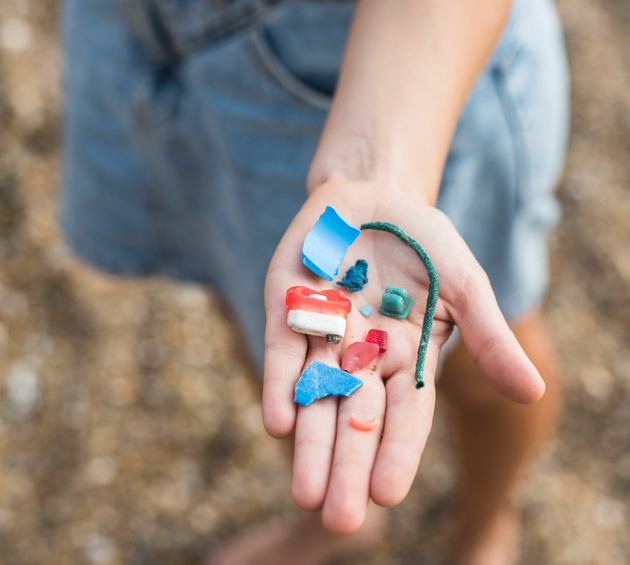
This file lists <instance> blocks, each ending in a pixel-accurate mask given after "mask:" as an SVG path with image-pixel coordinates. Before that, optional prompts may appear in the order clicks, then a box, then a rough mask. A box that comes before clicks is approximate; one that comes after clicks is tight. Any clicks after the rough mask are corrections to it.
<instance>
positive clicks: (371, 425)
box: [350, 412, 378, 432]
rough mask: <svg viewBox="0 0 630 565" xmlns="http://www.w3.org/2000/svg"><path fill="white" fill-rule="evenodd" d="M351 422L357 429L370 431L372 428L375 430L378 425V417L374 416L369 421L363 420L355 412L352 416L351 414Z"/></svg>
mask: <svg viewBox="0 0 630 565" xmlns="http://www.w3.org/2000/svg"><path fill="white" fill-rule="evenodd" d="M350 424H351V425H352V426H353V427H355V428H356V429H357V430H361V431H363V432H369V431H370V430H373V429H374V428H375V427H376V426H378V418H372V419H371V420H370V421H369V422H362V421H361V420H359V418H357V415H356V414H355V413H354V412H353V413H352V416H350Z"/></svg>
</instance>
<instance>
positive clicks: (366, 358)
mask: <svg viewBox="0 0 630 565" xmlns="http://www.w3.org/2000/svg"><path fill="white" fill-rule="evenodd" d="M378 351H379V349H378V345H377V344H375V343H368V342H367V341H357V342H356V343H352V344H350V346H349V347H348V349H346V353H345V354H344V356H343V361H342V362H341V368H342V369H343V370H344V371H348V373H352V372H354V371H356V370H357V369H363V368H364V367H367V366H368V365H369V364H370V363H371V362H372V360H373V359H374V358H375V357H376V356H377V355H378Z"/></svg>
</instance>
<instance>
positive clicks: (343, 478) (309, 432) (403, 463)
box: [263, 183, 544, 534]
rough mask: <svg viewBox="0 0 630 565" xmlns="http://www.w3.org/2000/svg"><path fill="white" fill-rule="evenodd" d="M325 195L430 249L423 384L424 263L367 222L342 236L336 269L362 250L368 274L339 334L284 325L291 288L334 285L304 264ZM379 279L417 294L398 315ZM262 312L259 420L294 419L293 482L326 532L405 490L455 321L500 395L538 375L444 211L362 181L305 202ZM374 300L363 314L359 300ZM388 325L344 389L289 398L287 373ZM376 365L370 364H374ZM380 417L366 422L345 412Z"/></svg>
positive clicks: (525, 398)
mask: <svg viewBox="0 0 630 565" xmlns="http://www.w3.org/2000/svg"><path fill="white" fill-rule="evenodd" d="M326 205H332V206H334V207H335V208H336V209H337V210H338V212H339V213H340V214H341V215H342V216H343V217H344V218H345V219H346V220H348V221H349V222H351V223H353V224H355V225H360V224H362V223H365V222H372V221H387V222H391V223H394V224H396V225H398V226H400V227H401V228H402V229H403V230H405V232H406V233H408V234H409V235H410V236H411V237H413V238H414V239H416V240H417V241H419V242H420V243H421V244H422V245H423V247H424V248H425V249H426V251H427V252H428V254H429V255H430V256H431V258H432V259H433V262H434V264H435V267H436V270H437V272H438V274H439V277H440V293H439V300H438V305H437V309H436V314H435V319H434V323H433V330H432V333H431V339H430V341H429V347H428V351H427V359H426V364H425V370H424V377H425V382H426V386H425V387H424V388H423V389H421V390H417V389H416V388H415V386H414V385H415V362H416V354H417V348H418V343H419V341H420V334H421V329H422V320H423V315H424V311H425V303H426V298H427V294H428V283H429V281H428V276H427V272H426V269H425V267H424V265H423V264H422V262H421V261H420V259H419V258H418V256H417V255H416V254H415V252H414V251H413V250H411V249H410V248H408V247H407V246H406V245H404V244H403V243H402V242H401V241H400V240H399V239H398V238H396V237H395V236H393V235H390V234H386V233H382V232H375V231H364V232H363V233H362V234H361V235H360V236H359V238H358V239H357V240H356V241H355V243H354V244H353V245H352V246H351V247H350V249H349V250H348V253H347V255H346V257H345V259H344V262H343V264H342V266H341V269H340V273H345V271H346V269H347V268H348V267H350V266H351V265H354V263H355V261H356V260H357V259H365V260H366V261H367V263H368V265H369V270H368V278H369V282H368V284H367V285H366V286H365V287H364V289H363V290H361V291H359V292H356V293H346V294H347V296H348V297H349V298H350V300H351V301H352V304H353V306H352V311H351V312H350V314H349V315H348V322H347V327H346V333H345V336H344V338H343V339H342V341H341V343H340V344H338V345H331V344H328V343H326V340H325V339H322V338H319V337H312V336H308V337H307V336H304V335H301V334H298V333H295V332H294V331H292V330H291V329H290V328H289V327H288V326H287V321H286V318H287V308H286V306H285V304H284V299H285V294H286V290H287V288H289V287H291V286H296V285H303V286H308V287H310V288H313V289H318V290H323V289H327V288H337V289H339V288H341V287H339V286H337V285H336V284H335V283H334V282H329V281H325V280H323V279H321V278H319V277H317V276H316V275H315V274H314V273H312V272H311V271H310V270H308V269H307V268H306V267H305V266H304V265H302V263H301V250H302V244H303V242H304V238H305V237H306V234H307V233H308V231H309V230H310V229H311V227H312V226H313V225H314V224H315V222H316V221H317V219H318V218H319V216H320V215H321V213H322V212H323V211H324V209H325V207H326ZM386 285H393V286H397V287H402V288H405V289H406V290H407V291H408V292H409V294H411V295H412V296H413V297H414V298H415V302H414V304H413V307H412V309H411V312H410V314H409V316H408V317H407V319H406V320H403V321H401V320H396V319H392V318H388V317H386V316H383V315H381V314H379V313H378V306H379V305H380V303H381V296H382V293H383V290H384V289H385V286H386ZM265 304H266V311H267V330H266V340H265V341H266V349H265V381H264V391H263V419H264V424H265V427H266V429H267V431H268V432H269V433H270V434H271V435H272V436H274V437H285V436H287V435H289V434H290V433H291V431H292V430H293V429H294V428H295V456H294V468H293V481H292V487H291V493H292V496H293V500H294V501H295V503H296V505H297V506H298V507H300V508H302V509H304V510H319V509H322V511H323V513H322V519H323V521H324V525H325V526H326V527H327V528H328V529H329V530H330V531H332V532H334V533H339V534H343V533H350V532H353V531H355V530H356V529H358V528H359V527H360V525H361V524H362V523H363V520H364V518H365V512H366V509H367V504H368V501H369V499H370V498H371V499H372V500H374V502H376V503H377V504H380V505H382V506H393V505H395V504H398V503H399V502H401V501H402V500H403V499H404V497H405V496H406V494H407V492H408V490H409V488H410V486H411V483H412V481H413V478H414V476H415V474H416V471H417V468H418V464H419V462H420V457H421V454H422V451H423V449H424V445H425V443H426V439H427V436H428V434H429V431H430V429H431V422H432V418H433V408H434V404H435V387H434V375H435V370H436V367H437V361H438V356H439V352H440V349H441V347H442V346H443V345H444V343H445V342H446V340H447V339H448V336H449V335H450V333H451V331H452V328H453V325H454V324H457V325H458V327H459V330H460V333H461V335H462V339H463V341H464V343H465V345H466V347H467V348H468V350H469V352H470V353H471V355H472V357H473V359H474V360H475V362H476V363H477V365H478V366H479V368H480V369H481V371H482V372H483V373H484V374H485V375H486V376H487V377H488V378H489V379H490V380H491V382H492V383H493V384H494V385H495V387H496V388H497V389H498V390H499V391H500V392H501V393H503V394H504V395H505V396H506V397H508V398H510V399H512V400H515V401H517V402H523V403H526V402H533V401H535V400H537V399H538V398H540V397H541V396H542V394H543V392H544V383H543V381H542V379H541V378H540V376H539V374H538V372H537V370H536V369H535V368H534V366H533V365H532V364H531V362H530V361H529V359H528V358H527V356H526V355H525V353H524V352H523V350H522V349H521V347H520V345H519V344H518V342H517V341H516V339H515V337H514V335H513V334H512V332H511V331H510V329H509V328H508V326H507V323H506V322H505V320H504V318H503V316H502V314H501V312H500V310H499V308H498V305H497V303H496V300H495V298H494V294H493V293H492V289H491V287H490V283H489V282H488V278H487V276H486V275H485V273H484V272H483V270H482V269H481V267H480V266H479V264H478V263H477V262H476V260H475V259H474V257H473V256H472V253H471V252H470V250H469V249H468V247H467V246H466V244H465V243H464V241H463V240H462V239H461V237H460V236H459V235H458V233H457V232H456V230H455V228H454V227H453V225H452V224H451V223H450V221H449V220H448V219H447V218H446V217H445V216H444V215H443V214H442V213H441V212H439V211H438V210H436V209H435V208H433V207H431V206H427V205H424V204H422V202H421V201H420V199H419V198H417V199H415V198H413V196H410V197H408V198H406V199H404V200H402V199H400V198H394V196H393V195H391V194H390V193H387V192H385V191H379V190H377V187H374V186H372V185H370V184H368V183H334V184H333V183H331V184H328V185H324V186H322V187H320V188H319V189H318V190H317V191H316V192H315V193H314V194H313V195H312V196H311V197H310V198H309V199H308V201H307V202H306V203H305V205H304V206H303V208H302V210H301V211H300V213H299V214H298V215H297V216H296V218H295V220H294V221H293V222H292V224H291V226H290V227H289V229H288V230H287V233H286V234H285V236H284V238H283V239H282V241H281V243H280V245H279V246H278V249H277V250H276V253H275V255H274V257H273V260H272V262H271V265H270V267H269V271H268V273H267V281H266V285H265ZM367 304H369V305H371V306H373V307H374V313H373V314H372V315H371V316H370V317H369V318H365V317H363V316H362V315H361V314H360V313H359V308H360V307H362V306H364V305H367ZM373 328H376V329H381V330H385V331H387V332H388V336H389V340H388V349H387V351H386V352H385V353H383V354H382V355H380V356H378V357H377V358H376V359H375V360H374V362H373V368H370V367H366V368H365V369H362V370H358V371H356V372H355V373H354V375H355V376H357V377H358V378H360V379H361V380H363V382H364V385H363V386H362V387H361V388H360V389H359V390H358V391H357V392H355V393H354V394H353V395H352V396H351V397H349V398H345V397H341V398H340V397H326V398H324V399H321V400H319V401H317V402H315V403H313V404H311V405H310V406H306V407H305V406H298V405H296V404H295V403H294V402H293V394H294V387H295V383H296V382H297V380H298V378H299V376H300V373H301V372H302V370H303V369H304V368H306V367H307V366H308V365H309V364H310V363H311V362H312V361H314V360H318V361H321V362H323V363H326V364H327V365H330V366H333V367H339V366H340V363H341V360H342V358H343V354H344V353H345V351H346V349H347V347H348V346H349V345H350V344H351V343H353V342H356V341H365V337H366V334H367V332H368V330H370V329H373ZM374 367H375V368H374ZM352 413H356V414H357V416H358V417H359V418H360V419H362V420H371V419H372V418H373V417H377V418H378V419H379V427H377V428H376V430H373V431H371V432H365V431H359V430H357V429H355V428H354V427H352V426H351V425H350V422H349V418H350V415H351V414H352Z"/></svg>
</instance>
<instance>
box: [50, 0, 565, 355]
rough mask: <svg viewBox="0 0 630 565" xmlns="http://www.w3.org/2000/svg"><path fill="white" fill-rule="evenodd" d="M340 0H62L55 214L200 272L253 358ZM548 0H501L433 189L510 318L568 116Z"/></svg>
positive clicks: (553, 212)
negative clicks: (502, 7) (489, 51)
mask: <svg viewBox="0 0 630 565" xmlns="http://www.w3.org/2000/svg"><path fill="white" fill-rule="evenodd" d="M353 9H354V3H353V2H350V1H334V0H320V1H282V0H67V1H66V3H65V17H64V37H65V53H66V60H65V61H66V66H65V78H64V80H65V92H66V105H65V128H64V143H65V152H64V186H63V192H62V194H63V196H62V225H63V230H64V233H65V237H66V238H67V241H68V242H69V244H70V246H71V247H72V248H73V249H74V250H75V251H76V253H77V254H78V255H79V256H81V257H83V258H84V259H86V260H87V261H89V262H90V263H92V264H94V265H96V266H98V267H100V268H102V269H104V270H106V271H110V272H113V273H118V274H121V275H133V276H140V275H156V274H161V275H166V276H169V277H173V278H176V279H180V280H187V281H193V282H196V283H201V284H204V285H209V286H211V287H213V288H215V289H216V290H217V291H218V292H219V293H220V294H221V295H222V296H223V297H224V298H225V300H226V301H227V302H228V305H229V306H230V307H231V308H232V310H233V311H234V312H235V314H236V316H237V319H238V320H239V321H240V323H241V326H242V329H243V330H244V331H245V334H246V336H247V338H248V339H249V341H250V344H251V345H252V348H253V351H254V353H255V358H256V359H257V360H258V361H260V362H261V361H262V354H263V334H264V326H265V315H264V309H263V286H264V281H265V273H266V270H267V266H268V264H269V261H270V259H271V257H272V255H273V252H274V250H275V248H276V245H277V243H278V242H279V240H280V238H281V237H282V235H283V233H284V231H285V230H286V228H287V226H288V225H289V223H290V222H291V220H292V219H293V217H294V216H295V214H296V213H297V212H298V210H299V209H300V207H301V206H302V204H303V203H304V201H305V198H306V191H305V179H306V174H307V171H308V168H309V165H310V162H311V159H312V157H313V154H314V152H315V148H316V146H317V143H318V139H319V136H320V132H321V130H322V126H323V124H324V120H325V118H326V114H327V110H328V107H329V105H330V101H331V98H332V94H333V91H334V88H335V83H336V80H337V74H338V69H339V64H340V61H341V58H342V53H343V48H344V43H345V39H346V35H347V32H348V27H349V24H350V20H351V17H352V12H353ZM567 115H568V75H567V65H566V60H565V54H564V47H563V41H562V32H561V28H560V24H559V21H558V17H557V14H556V11H555V8H554V6H553V4H552V2H551V0H515V2H514V4H513V6H512V12H511V15H510V18H509V21H508V24H507V26H506V28H505V30H504V32H503V34H502V37H501V39H500V41H499V43H498V44H497V46H496V48H495V51H494V53H493V55H492V58H491V60H490V61H489V62H488V64H487V66H486V68H485V70H484V71H483V73H482V74H481V75H480V77H479V79H478V81H477V83H476V85H475V87H474V89H473V91H472V93H471V95H470V97H469V100H468V102H467V104H466V106H465V108H464V110H463V112H462V114H461V117H460V120H459V123H458V125H457V129H456V132H455V135H454V138H453V141H452V144H451V147H450V151H449V154H448V159H447V162H446V166H445V169H444V173H443V177H442V182H441V187H440V193H439V199H438V207H439V208H440V209H441V210H443V211H444V212H445V213H446V214H447V215H448V216H449V217H450V218H451V220H452V221H453V222H454V224H455V226H456V228H457V229H458V230H459V232H460V234H461V235H462V236H463V237H464V239H465V240H466V242H467V243H468V245H469V246H470V248H471V249H472V251H473V253H474V254H475V256H476V257H477V259H478V260H479V262H480V263H481V265H482V266H483V268H484V269H485V270H486V272H487V273H488V275H489V277H490V280H491V282H492V286H493V288H494V291H495V293H496V295H497V299H498V301H499V305H500V306H501V308H502V311H503V313H504V314H505V316H506V317H507V318H508V319H510V318H514V317H516V316H518V315H519V314H521V313H523V312H524V311H526V310H527V309H529V308H532V307H534V306H536V305H537V304H539V303H540V301H541V300H542V299H543V297H544V294H545V290H546V286H547V278H548V273H547V243H546V240H547V234H548V232H549V229H550V228H551V227H552V226H553V225H554V223H555V222H556V221H557V219H558V217H559V207H558V204H557V202H556V200H555V199H554V196H553V189H554V185H555V183H556V181H557V179H558V176H559V174H560V172H561V169H562V165H563V161H564V154H565V143H566V134H567V124H568V118H567Z"/></svg>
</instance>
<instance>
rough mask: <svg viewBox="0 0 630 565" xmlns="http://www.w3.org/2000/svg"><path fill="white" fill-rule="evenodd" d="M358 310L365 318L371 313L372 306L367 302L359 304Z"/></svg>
mask: <svg viewBox="0 0 630 565" xmlns="http://www.w3.org/2000/svg"><path fill="white" fill-rule="evenodd" d="M359 312H361V314H363V315H364V316H365V317H366V318H367V317H368V316H369V315H370V314H371V313H372V307H371V306H370V305H369V304H367V305H365V306H361V308H359Z"/></svg>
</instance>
